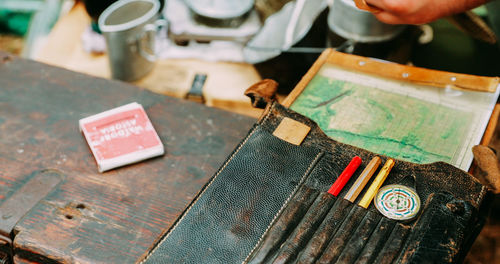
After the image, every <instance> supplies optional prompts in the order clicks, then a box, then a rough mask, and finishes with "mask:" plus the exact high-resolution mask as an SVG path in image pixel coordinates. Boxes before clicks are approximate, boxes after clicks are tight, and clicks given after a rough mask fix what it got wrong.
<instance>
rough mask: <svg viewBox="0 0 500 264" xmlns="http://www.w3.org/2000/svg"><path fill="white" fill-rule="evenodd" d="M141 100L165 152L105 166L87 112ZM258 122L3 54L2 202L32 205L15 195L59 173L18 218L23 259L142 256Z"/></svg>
mask: <svg viewBox="0 0 500 264" xmlns="http://www.w3.org/2000/svg"><path fill="white" fill-rule="evenodd" d="M134 101H135V102H138V103H140V104H142V105H143V106H144V108H145V110H146V112H147V114H148V116H149V118H150V119H151V121H152V123H153V126H154V127H155V129H156V130H157V132H158V134H159V136H160V138H161V140H162V142H163V144H164V145H165V149H166V154H165V155H164V156H162V157H158V158H153V159H150V160H147V161H143V162H140V163H138V164H135V165H130V166H126V167H122V168H118V169H115V170H112V171H110V172H106V173H102V174H101V173H98V171H97V166H96V163H95V160H94V158H93V156H92V154H91V152H90V150H89V148H88V146H87V143H86V142H85V139H84V138H83V136H82V135H81V134H80V132H79V129H78V120H79V119H80V118H83V117H86V116H89V115H92V114H95V113H99V112H102V111H105V110H108V109H111V108H114V107H117V106H120V105H124V104H127V103H130V102H134ZM254 122H255V120H254V119H252V118H250V117H245V116H241V115H237V114H232V113H229V112H225V111H222V110H217V109H214V108H208V107H205V106H202V105H198V104H196V103H192V102H187V101H182V100H179V99H174V98H170V97H166V96H163V95H158V94H154V93H151V92H149V91H146V90H143V89H140V88H137V87H135V86H132V85H128V84H125V83H121V82H116V81H109V80H104V79H100V78H93V77H90V76H86V75H83V74H79V73H74V72H70V71H67V70H63V69H59V68H55V67H51V66H47V65H43V64H40V63H36V62H32V61H27V60H23V59H19V58H16V57H12V56H10V55H8V54H5V53H0V146H1V147H0V208H8V209H9V208H10V209H9V210H13V212H14V215H15V213H16V212H17V211H16V210H18V209H20V210H21V211H22V209H23V208H16V206H12V204H14V205H15V204H16V201H17V200H19V199H21V200H22V196H23V195H24V194H23V193H22V192H23V191H29V192H31V191H32V190H34V189H36V186H37V183H36V179H37V177H42V176H43V175H44V174H45V177H46V176H47V175H46V174H47V173H48V174H55V175H57V176H56V178H57V177H59V178H60V182H59V183H58V184H57V182H56V184H57V185H55V184H54V183H52V185H55V187H54V188H52V189H50V188H51V185H50V184H48V185H47V186H45V184H39V185H40V186H39V187H40V188H42V189H43V188H49V190H47V192H48V195H46V196H44V198H42V200H40V202H38V203H35V204H36V205H35V206H33V207H32V208H31V209H30V210H29V211H28V212H27V213H26V214H25V215H24V216H23V217H21V218H20V220H19V221H18V222H17V224H15V226H14V228H13V231H12V233H11V234H10V235H11V238H12V240H13V242H12V244H13V254H14V261H15V262H18V263H38V262H51V263H52V262H62V263H74V262H77V263H134V262H137V261H139V260H140V259H141V258H142V256H143V255H144V254H146V253H147V251H148V250H149V249H150V248H151V247H152V246H153V245H154V244H155V242H156V241H157V240H158V239H159V238H160V237H161V235H162V234H163V233H164V232H165V231H167V229H168V228H169V226H171V224H172V223H173V222H174V221H175V220H176V218H177V217H178V216H179V215H180V214H181V213H182V211H183V209H184V208H185V207H186V205H188V204H189V202H190V201H191V200H192V198H193V197H194V196H195V195H196V194H197V193H198V191H199V190H200V189H201V187H202V186H203V185H204V184H205V183H206V182H207V180H208V179H209V178H210V177H211V176H212V174H213V173H214V172H215V171H216V170H217V169H218V167H219V165H220V164H222V162H223V161H224V160H225V158H226V157H227V156H228V155H229V154H230V152H231V151H232V150H233V148H234V147H235V146H236V145H237V144H238V142H239V141H240V139H242V138H243V137H244V135H245V134H246V133H247V131H248V130H249V128H250V127H251V126H252V124H253V123H254ZM42 179H43V178H42ZM28 185H29V186H28ZM27 186H28V187H27ZM33 186H35V187H33ZM19 192H21V195H19ZM20 197H21V198H20ZM9 199H10V201H9ZM25 203H26V201H25ZM9 204H11V206H9ZM26 204H29V203H26ZM2 206H3V207H2ZM24 209H25V208H24ZM1 213H2V217H4V218H8V216H6V212H1ZM2 221H7V220H5V219H0V223H1V222H2ZM1 227H2V225H1V224H0V228H1ZM0 234H1V232H0ZM0 246H1V241H0Z"/></svg>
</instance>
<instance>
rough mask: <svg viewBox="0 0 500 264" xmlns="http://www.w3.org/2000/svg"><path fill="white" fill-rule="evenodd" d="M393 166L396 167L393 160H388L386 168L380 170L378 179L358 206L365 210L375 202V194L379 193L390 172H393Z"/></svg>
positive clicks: (376, 178)
mask: <svg viewBox="0 0 500 264" xmlns="http://www.w3.org/2000/svg"><path fill="white" fill-rule="evenodd" d="M393 166H394V160H393V159H388V160H387V161H386V162H385V164H384V167H382V169H380V172H379V173H378V174H377V177H375V179H374V180H373V182H372V185H370V187H369V188H368V190H367V191H366V193H365V195H364V196H363V198H362V199H361V201H360V202H359V204H358V205H359V206H361V207H363V208H368V206H369V205H370V203H371V202H372V200H373V197H375V194H376V193H377V191H378V189H379V188H380V186H382V183H384V181H385V179H386V178H387V175H389V172H390V171H391V169H392V167H393Z"/></svg>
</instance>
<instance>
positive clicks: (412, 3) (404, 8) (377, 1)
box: [365, 0, 498, 24]
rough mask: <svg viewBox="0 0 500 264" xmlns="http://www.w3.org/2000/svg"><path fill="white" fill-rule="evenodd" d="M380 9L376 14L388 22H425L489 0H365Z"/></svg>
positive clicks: (459, 11) (462, 10) (381, 19)
mask: <svg viewBox="0 0 500 264" xmlns="http://www.w3.org/2000/svg"><path fill="white" fill-rule="evenodd" d="M365 1H366V3H367V4H369V5H371V6H373V7H376V8H378V9H380V11H377V12H374V15H375V16H376V17H377V18H378V19H379V20H380V21H382V22H385V23H388V24H424V23H428V22H431V21H434V20H436V19H438V18H441V17H446V16H450V15H453V14H457V13H461V12H464V11H466V10H469V9H472V8H475V7H477V6H480V5H482V4H484V3H486V2H488V0H365ZM497 1H498V0H497Z"/></svg>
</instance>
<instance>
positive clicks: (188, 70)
mask: <svg viewBox="0 0 500 264" xmlns="http://www.w3.org/2000/svg"><path fill="white" fill-rule="evenodd" d="M90 21H91V19H90V17H89V16H88V14H87V12H86V11H85V7H84V5H83V3H81V2H79V3H77V4H76V5H75V6H74V7H73V8H72V9H71V11H69V12H68V13H67V14H65V15H64V16H62V17H61V18H60V19H59V20H58V22H57V23H56V24H55V26H54V28H53V29H52V31H51V33H50V34H49V35H48V37H47V40H46V41H45V43H43V44H42V45H40V47H38V51H37V52H36V55H35V57H34V59H35V60H37V61H40V62H43V63H47V64H50V65H54V66H58V67H62V68H65V69H69V70H73V71H77V72H82V73H86V74H89V75H92V76H96V77H103V78H107V79H109V78H110V76H111V73H110V69H109V63H108V59H107V55H106V54H90V53H88V52H86V51H84V49H83V46H82V40H81V36H82V34H83V32H84V31H85V30H86V29H87V28H88V27H89V26H90ZM196 73H204V74H207V76H208V78H207V80H206V83H205V86H204V88H203V93H204V97H205V100H206V102H205V104H206V105H208V106H214V107H218V108H222V109H226V110H230V111H233V112H237V113H241V114H245V115H249V116H252V117H257V116H259V115H260V113H261V112H262V111H260V110H257V109H254V108H252V107H250V100H249V99H248V98H247V97H246V96H244V95H243V93H244V91H245V89H246V88H248V87H249V86H250V85H252V84H254V83H255V82H257V81H259V80H261V77H260V75H259V74H258V72H257V71H256V69H255V67H254V66H253V65H251V64H247V63H233V62H213V61H212V62H211V61H203V60H197V59H168V60H159V61H158V62H157V63H156V67H155V68H154V69H153V71H152V72H151V73H150V74H148V75H147V76H145V77H144V78H142V79H140V80H138V81H136V82H134V84H135V85H137V86H140V87H143V88H146V89H149V90H151V91H153V92H156V93H160V94H164V95H170V96H175V97H184V96H185V95H186V93H187V92H188V91H189V89H190V87H191V84H192V81H193V78H194V76H195V74H196Z"/></svg>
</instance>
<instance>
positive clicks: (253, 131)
mask: <svg viewBox="0 0 500 264" xmlns="http://www.w3.org/2000/svg"><path fill="white" fill-rule="evenodd" d="M273 107H274V102H273V103H272V105H271V106H270V109H272V108H273ZM270 114H271V111H268V113H267V114H266V115H265V116H264V118H262V120H261V121H260V122H259V123H263V122H265V121H266V120H267V119H268V118H269V116H270ZM257 127H258V126H255V127H253V128H252V131H251V132H250V133H249V134H248V135H247V136H246V138H245V139H244V141H243V142H242V143H241V144H240V145H239V146H238V148H237V149H236V150H235V151H234V152H233V154H232V155H231V157H230V158H229V159H228V160H227V161H226V162H225V163H224V165H223V166H222V167H221V168H220V169H219V170H218V171H217V173H216V174H215V176H214V177H212V179H211V180H210V182H209V183H208V184H207V185H206V186H205V187H204V188H203V190H202V191H201V193H199V194H198V196H197V197H196V199H195V200H194V201H193V202H192V203H191V204H190V205H189V207H188V208H187V210H186V211H184V213H183V214H182V216H181V218H179V220H178V221H177V222H176V223H175V224H174V226H173V227H172V228H171V229H170V230H169V231H168V232H167V233H166V234H165V236H164V237H163V238H162V239H161V240H160V241H159V242H158V243H157V244H156V246H155V247H154V248H153V249H152V250H151V251H150V252H149V253H148V254H146V256H145V257H144V259H143V260H141V261H140V262H139V264H143V263H144V262H145V261H146V260H148V258H149V257H150V256H151V255H152V254H153V253H155V252H156V250H157V249H158V248H159V247H160V245H161V244H162V243H163V242H164V241H165V240H166V239H167V238H168V237H169V236H170V234H171V233H172V232H173V231H174V230H175V229H176V228H177V226H178V225H179V224H180V223H181V222H182V220H183V219H184V217H185V216H186V215H187V214H188V213H189V211H191V208H193V206H194V205H195V204H196V203H197V202H198V200H199V199H200V198H201V196H202V195H203V194H204V193H205V191H206V190H207V189H208V188H209V187H210V185H212V183H213V182H214V181H215V179H216V178H217V177H218V176H219V174H220V173H221V172H222V171H223V170H224V169H225V168H226V167H227V165H228V164H229V162H231V161H232V160H233V158H234V156H236V154H237V153H238V152H239V151H240V150H241V148H242V147H243V146H244V145H245V143H246V142H247V141H248V139H249V138H250V137H251V136H252V135H253V134H254V133H255V131H257ZM320 153H322V152H320ZM308 170H309V169H308ZM280 210H281V209H280ZM273 221H274V220H273ZM266 231H267V230H266Z"/></svg>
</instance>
